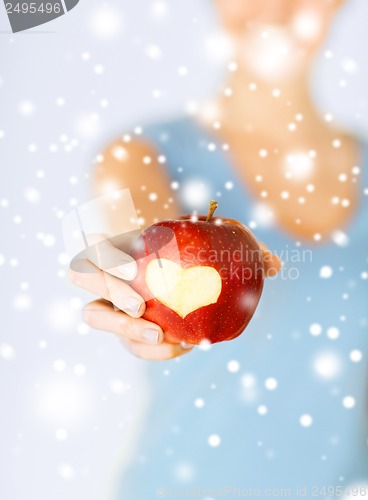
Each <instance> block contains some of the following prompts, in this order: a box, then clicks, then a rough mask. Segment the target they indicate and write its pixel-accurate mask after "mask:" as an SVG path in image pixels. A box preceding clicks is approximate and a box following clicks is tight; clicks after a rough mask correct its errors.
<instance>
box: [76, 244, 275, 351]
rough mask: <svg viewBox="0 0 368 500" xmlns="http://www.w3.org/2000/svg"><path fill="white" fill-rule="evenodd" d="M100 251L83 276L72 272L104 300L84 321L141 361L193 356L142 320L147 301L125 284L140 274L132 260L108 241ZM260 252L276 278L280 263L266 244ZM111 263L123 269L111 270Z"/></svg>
mask: <svg viewBox="0 0 368 500" xmlns="http://www.w3.org/2000/svg"><path fill="white" fill-rule="evenodd" d="M97 248H98V251H97V252H94V253H93V254H92V253H91V254H87V256H88V260H87V259H86V260H84V261H83V262H81V265H82V267H83V271H84V272H77V271H74V270H70V271H69V276H70V279H71V281H72V282H73V283H74V284H75V285H77V286H79V287H80V288H83V289H85V290H88V291H89V292H92V293H94V294H96V295H97V296H99V297H102V298H101V299H99V300H94V301H93V302H90V303H89V304H87V305H86V306H85V307H84V309H83V319H84V321H85V322H86V323H87V324H88V325H90V326H91V327H92V328H95V329H97V330H104V331H107V332H110V333H113V334H115V335H117V336H118V338H119V339H120V341H121V342H122V344H123V345H124V346H125V347H126V348H127V349H128V350H129V351H130V352H131V353H132V354H134V355H135V356H137V357H139V358H142V359H150V360H165V359H171V358H175V357H177V356H181V355H183V354H186V353H188V352H190V350H191V349H192V347H193V346H192V345H186V344H184V343H181V344H169V343H167V342H165V340H164V334H163V331H162V329H161V328H160V326H159V325H156V324H155V323H152V322H150V321H147V320H145V319H142V318H141V316H142V315H143V314H144V311H145V309H146V305H145V301H144V299H143V298H142V297H141V296H140V295H139V294H138V293H137V292H136V291H135V290H133V288H131V287H130V286H129V285H128V284H127V283H126V281H131V280H133V279H134V278H135V276H136V274H137V264H136V262H135V261H134V260H133V259H132V257H130V256H129V255H127V254H126V253H124V252H122V251H120V250H119V249H117V248H115V247H114V246H112V244H111V243H110V242H109V241H108V240H105V241H103V242H100V243H99V244H98V245H97ZM260 248H261V250H262V254H263V262H264V266H265V276H266V277H270V276H274V275H275V274H277V272H278V271H279V270H280V268H281V261H280V259H279V258H278V257H277V256H276V255H273V254H272V253H271V252H270V251H269V250H268V249H267V247H266V246H265V245H264V244H263V243H260ZM112 262H115V263H120V265H116V266H115V267H111V263H112ZM108 263H110V265H108ZM104 269H107V270H104ZM86 271H87V272H86Z"/></svg>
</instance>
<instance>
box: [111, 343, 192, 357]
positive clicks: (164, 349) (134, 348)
mask: <svg viewBox="0 0 368 500" xmlns="http://www.w3.org/2000/svg"><path fill="white" fill-rule="evenodd" d="M121 343H122V344H123V345H124V347H125V348H126V349H128V351H130V352H131V353H132V354H133V355H134V356H136V357H137V358H140V359H146V360H152V361H165V360H167V359H173V358H177V357H178V356H183V355H184V354H187V353H188V352H190V351H191V350H192V349H193V347H194V346H190V347H189V348H184V347H182V345H181V344H168V343H167V342H162V343H161V344H159V345H147V344H142V343H140V342H135V341H134V340H130V339H121Z"/></svg>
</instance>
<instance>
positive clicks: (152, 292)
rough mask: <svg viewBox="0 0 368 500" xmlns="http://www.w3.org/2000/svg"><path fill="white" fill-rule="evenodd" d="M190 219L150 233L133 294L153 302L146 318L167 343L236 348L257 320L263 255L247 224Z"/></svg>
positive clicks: (139, 255) (142, 244) (140, 249)
mask: <svg viewBox="0 0 368 500" xmlns="http://www.w3.org/2000/svg"><path fill="white" fill-rule="evenodd" d="M216 208H217V203H216V202H214V201H211V203H210V208H209V212H208V215H207V216H205V215H199V216H191V215H184V216H182V217H179V218H178V219H175V220H164V221H161V222H158V223H157V224H153V225H152V226H150V227H149V228H147V229H146V230H145V231H144V232H143V233H142V235H141V236H140V237H139V238H138V240H137V242H136V243H135V245H134V247H133V250H132V256H133V257H134V258H135V259H136V261H137V264H138V275H137V278H136V279H135V280H134V281H133V282H132V286H133V288H134V289H135V290H136V291H137V292H138V293H140V294H141V295H142V297H143V298H144V299H145V300H146V306H147V308H146V311H145V313H144V315H143V318H145V319H147V320H149V321H152V322H154V323H157V324H158V325H160V326H161V328H162V329H163V331H164V333H165V341H166V342H170V343H176V342H187V343H189V344H199V343H201V342H202V341H205V340H206V341H209V342H210V343H212V344H213V343H216V342H221V341H223V340H231V339H234V338H235V337H237V336H238V335H240V334H241V333H242V331H243V330H244V328H245V327H246V326H247V325H248V323H249V321H250V320H251V318H252V316H253V314H254V311H255V310H256V307H257V304H258V302H259V299H260V297H261V293H262V289H263V279H264V269H263V261H262V252H261V250H260V247H259V245H258V243H257V240H256V239H255V237H254V235H253V234H252V232H251V231H250V230H249V229H248V228H247V227H246V226H244V225H243V224H242V223H240V222H238V221H236V220H232V219H226V218H222V217H213V214H214V212H215V210H216Z"/></svg>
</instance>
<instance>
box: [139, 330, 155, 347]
mask: <svg viewBox="0 0 368 500" xmlns="http://www.w3.org/2000/svg"><path fill="white" fill-rule="evenodd" d="M158 335H159V333H158V330H154V329H153V328H147V329H146V330H144V331H143V333H142V337H143V338H144V339H145V340H148V342H153V343H154V344H157V343H158Z"/></svg>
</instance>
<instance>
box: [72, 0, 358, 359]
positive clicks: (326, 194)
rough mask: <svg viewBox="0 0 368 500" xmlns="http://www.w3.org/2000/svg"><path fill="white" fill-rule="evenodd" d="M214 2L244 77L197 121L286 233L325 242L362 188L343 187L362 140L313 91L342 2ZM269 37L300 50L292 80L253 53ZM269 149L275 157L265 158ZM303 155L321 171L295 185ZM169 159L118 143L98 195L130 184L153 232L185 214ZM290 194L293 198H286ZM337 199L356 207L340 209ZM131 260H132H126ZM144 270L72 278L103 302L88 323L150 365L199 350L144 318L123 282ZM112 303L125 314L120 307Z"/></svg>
mask: <svg viewBox="0 0 368 500" xmlns="http://www.w3.org/2000/svg"><path fill="white" fill-rule="evenodd" d="M214 3H215V6H216V9H217V12H218V16H219V19H220V22H221V24H222V26H223V28H224V30H225V32H226V33H227V35H228V36H229V38H230V39H231V41H232V45H233V61H234V64H233V66H232V68H233V69H234V68H236V70H235V71H230V72H229V78H228V79H227V81H226V82H225V84H224V85H223V89H222V90H221V91H220V92H219V93H218V95H216V96H215V97H213V98H212V99H211V101H210V104H211V110H212V113H211V116H210V118H209V117H208V113H206V109H207V108H206V106H207V104H204V106H203V108H202V110H201V111H200V112H199V114H198V117H197V119H198V121H200V122H201V124H202V126H203V127H205V128H206V127H207V128H208V129H211V132H212V133H216V134H217V135H218V137H219V139H220V140H221V141H222V142H226V143H227V144H229V147H230V148H229V150H230V155H231V158H232V160H233V165H234V168H235V170H237V171H238V174H239V178H240V179H242V180H243V183H244V185H245V186H247V188H248V191H249V192H250V193H251V195H252V197H253V198H254V199H255V200H259V201H263V202H264V201H265V199H266V201H267V203H268V206H269V207H270V209H271V210H272V212H273V214H274V219H275V223H276V224H277V226H278V227H279V228H280V229H281V230H283V231H285V232H287V233H289V234H291V235H292V236H293V237H295V238H296V239H300V240H304V241H306V242H308V243H309V244H323V242H324V239H325V238H327V236H328V235H329V234H330V233H331V231H333V230H335V229H338V228H341V227H342V226H343V225H344V224H346V223H347V222H348V220H349V219H350V218H351V217H352V215H353V214H354V211H355V208H356V204H357V202H356V200H357V196H356V195H357V191H358V187H359V186H358V185H357V183H355V184H354V183H352V182H341V180H340V179H341V177H339V176H341V175H342V176H344V175H347V176H348V174H349V173H350V169H351V167H352V166H353V165H357V164H359V150H358V146H357V144H356V142H355V140H354V139H353V138H351V137H350V136H349V135H348V134H347V133H346V132H345V131H343V130H339V129H337V128H336V127H335V126H332V125H331V124H330V123H329V122H326V121H325V120H324V119H323V117H322V116H321V114H320V112H319V111H318V110H317V109H316V107H315V105H314V103H313V100H312V98H311V96H310V93H309V77H310V71H311V65H312V63H313V60H314V56H315V54H316V52H317V50H318V49H319V47H320V45H321V42H322V41H323V39H324V38H325V36H326V34H327V33H328V30H329V27H330V23H331V21H332V19H333V18H334V16H335V14H336V11H337V10H338V8H339V7H340V5H341V4H342V1H341V0H258V1H257V2H254V0H215V1H214ZM303 16H304V18H303ZM308 16H309V17H308ZM303 19H304V25H303ZM305 19H307V21H308V22H306V21H305ZM298 23H299V24H298ZM308 23H309V24H308ZM313 23H314V24H313ZM308 26H309V32H308V29H306V28H308ZM267 30H269V32H270V33H271V42H270V43H271V45H272V44H273V45H274V40H273V39H272V36H275V37H276V38H275V40H276V43H277V40H278V37H279V38H280V37H281V41H282V40H283V38H282V37H284V36H286V37H289V38H288V40H289V41H291V42H292V45H293V47H294V48H295V50H294V52H293V54H292V56H289V57H288V61H289V62H290V61H291V64H289V66H287V67H285V72H284V73H283V72H280V71H275V72H274V73H272V71H271V72H270V71H268V66H267V64H266V66H265V68H262V67H257V64H255V62H254V61H253V60H252V58H251V56H250V55H249V54H248V53H247V47H248V46H250V44H251V43H258V42H257V40H258V39H257V37H258V36H259V35H260V33H262V32H264V31H267ZM254 40H256V42H254ZM271 49H272V47H271V46H270V47H269V48H268V47H267V45H266V48H264V47H261V48H260V50H261V51H263V52H262V53H261V56H262V57H263V56H264V57H265V61H266V62H267V54H268V52H267V51H268V50H271ZM255 55H256V56H257V54H255ZM281 62H282V61H281ZM265 69H266V70H267V71H266V72H265V71H264V70H265ZM254 84H255V86H254ZM227 88H230V89H231V95H230V96H229V95H228V94H229V92H224V90H225V89H227ZM275 89H277V92H275ZM214 124H216V126H215V127H214ZM291 124H294V126H295V128H294V127H291ZM336 141H338V142H336ZM337 144H338V146H337V147H336V145H337ZM119 146H120V147H123V148H124V150H125V152H126V158H127V161H126V163H124V162H121V161H119V160H117V159H116V158H115V156H114V154H113V153H114V150H115V148H116V147H119ZM261 150H264V151H266V152H267V155H266V156H261V155H260V151H261ZM298 151H309V152H310V151H314V152H316V154H315V155H314V156H313V170H312V172H311V174H310V176H309V177H308V176H307V177H306V178H305V179H304V178H302V179H293V178H291V179H290V178H288V177H287V175H286V172H285V169H284V165H283V162H284V159H285V158H288V155H290V154H294V153H295V152H298ZM159 154H160V152H159V151H157V150H156V149H155V148H154V147H153V146H152V145H151V144H149V143H148V142H145V141H143V140H140V139H139V138H137V139H136V138H135V139H134V140H131V141H130V142H124V141H122V140H116V141H113V142H112V143H111V144H110V145H109V146H108V147H107V148H106V149H105V151H104V152H103V161H102V162H100V163H98V165H97V166H96V167H95V168H94V171H93V175H92V192H93V195H94V196H101V195H103V194H106V193H107V192H108V191H109V190H112V191H114V190H119V189H122V188H124V187H126V186H129V188H130V190H131V192H132V195H133V199H134V202H135V205H136V207H137V209H138V213H139V216H140V217H141V218H142V219H143V220H144V224H145V225H146V226H148V225H150V224H152V223H154V222H157V221H159V220H162V219H168V218H175V217H177V216H178V215H179V208H178V206H179V205H178V203H177V202H176V199H175V192H174V191H172V190H171V188H170V183H169V180H168V178H167V175H166V173H165V170H164V169H163V167H162V165H161V164H160V163H159V162H158V160H157V158H158V156H159ZM146 156H148V157H150V158H151V163H150V164H149V165H146V164H145V163H144V162H143V158H144V157H146ZM275 166H276V167H277V168H275ZM260 179H261V181H260ZM143 186H144V188H143V189H142V187H143ZM151 192H155V193H157V195H158V199H157V201H156V202H155V203H152V201H150V200H149V199H148V193H151ZM285 192H286V193H287V194H288V195H287V197H286V195H283V194H282V193H285ZM333 199H335V200H336V199H338V200H346V202H344V203H341V202H339V203H334V202H331V200H333ZM118 224H119V218H118V217H117V218H116V219H115V220H111V230H112V232H114V231H115V232H116V231H118ZM261 247H262V250H263V255H264V263H265V274H266V276H272V275H275V274H276V273H277V272H278V270H279V269H280V261H279V259H278V258H277V257H276V256H273V255H272V254H271V252H270V251H269V250H268V249H267V248H266V246H265V245H264V244H261ZM124 259H126V256H124V255H122V260H124ZM91 265H94V264H93V263H92V264H91ZM129 266H130V267H129ZM96 271H97V269H96ZM135 272H136V266H135V263H134V262H131V263H130V265H125V266H123V267H122V268H120V269H118V268H116V269H113V270H109V273H107V272H104V271H103V270H100V271H99V272H96V273H91V274H85V275H83V274H79V273H76V272H74V271H71V272H70V277H71V279H72V281H73V282H74V283H75V284H77V285H78V286H80V287H82V288H85V289H87V290H89V291H91V292H93V293H95V294H96V295H97V296H99V297H102V298H101V299H100V300H96V301H93V302H91V303H90V304H87V306H86V307H85V308H84V312H83V316H84V320H85V321H86V322H87V323H88V324H89V325H90V326H92V327H93V328H97V329H101V330H104V331H109V332H111V333H114V334H116V335H118V337H119V338H120V340H121V341H122V343H123V344H124V345H125V347H126V348H127V349H128V350H129V351H130V352H132V353H133V354H134V355H136V356H138V357H140V358H144V359H157V360H162V359H169V358H173V357H176V356H180V355H182V354H185V353H187V352H189V351H190V350H191V346H183V345H181V344H175V345H173V344H167V343H166V342H165V340H164V336H163V333H162V330H161V328H160V327H159V326H158V325H156V324H153V323H150V322H148V321H146V320H144V319H142V318H141V316H142V314H143V313H144V310H145V303H144V301H143V299H142V298H141V297H139V296H138V294H137V293H136V292H134V291H133V290H132V289H131V288H130V287H129V286H128V284H127V283H126V282H123V281H121V278H123V279H125V280H129V279H132V278H133V277H134V274H135ZM134 299H135V300H134ZM112 304H113V305H115V306H116V307H117V308H119V309H120V311H116V310H114V307H113V305H112Z"/></svg>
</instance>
